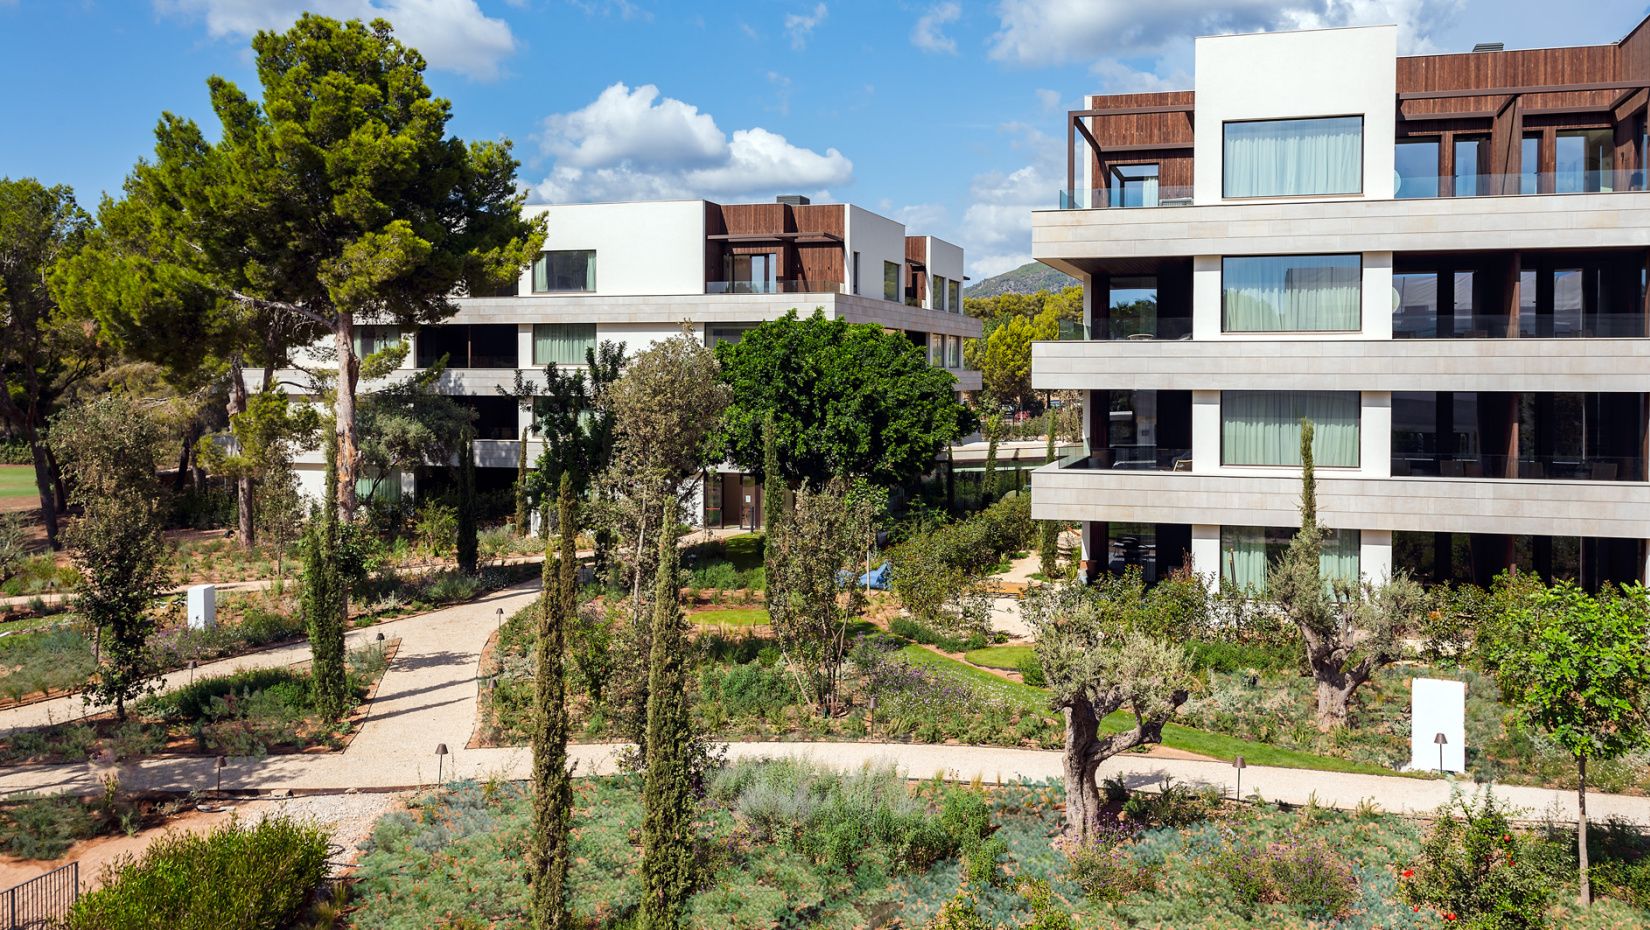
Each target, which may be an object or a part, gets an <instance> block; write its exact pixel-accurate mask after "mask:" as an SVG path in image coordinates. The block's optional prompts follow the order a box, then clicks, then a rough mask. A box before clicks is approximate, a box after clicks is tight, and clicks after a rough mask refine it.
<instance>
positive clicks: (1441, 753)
mask: <svg viewBox="0 0 1650 930" xmlns="http://www.w3.org/2000/svg"><path fill="white" fill-rule="evenodd" d="M1432 741H1433V742H1434V743H1437V744H1438V774H1440V775H1442V774H1444V744H1445V743H1448V742H1449V738H1448V737H1446V736H1445V735H1444V734H1442V733H1440V734H1438V735H1437V736H1434V737H1433V738H1432Z"/></svg>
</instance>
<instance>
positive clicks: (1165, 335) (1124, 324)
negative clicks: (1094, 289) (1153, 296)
mask: <svg viewBox="0 0 1650 930" xmlns="http://www.w3.org/2000/svg"><path fill="white" fill-rule="evenodd" d="M1095 338H1096V339H1130V340H1137V341H1145V340H1153V339H1190V338H1192V321H1191V318H1190V317H1158V318H1157V319H1155V320H1115V319H1113V320H1107V321H1106V325H1105V328H1104V329H1103V330H1101V331H1100V332H1098V333H1097V334H1096V335H1095Z"/></svg>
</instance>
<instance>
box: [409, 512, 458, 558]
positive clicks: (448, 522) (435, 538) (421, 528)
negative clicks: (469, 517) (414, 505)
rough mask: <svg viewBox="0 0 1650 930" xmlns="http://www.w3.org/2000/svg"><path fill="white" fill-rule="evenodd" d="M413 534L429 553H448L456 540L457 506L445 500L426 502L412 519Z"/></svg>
mask: <svg viewBox="0 0 1650 930" xmlns="http://www.w3.org/2000/svg"><path fill="white" fill-rule="evenodd" d="M413 536H414V537H415V538H416V539H417V540H418V545H419V546H420V547H422V548H423V549H424V550H425V551H426V552H429V553H430V554H431V555H438V556H439V555H448V554H450V553H451V552H452V551H453V547H454V546H455V545H456V544H457V542H458V508H456V507H454V506H453V505H451V504H449V503H446V502H445V501H439V500H432V501H428V502H426V503H425V504H424V505H423V506H421V507H419V508H418V516H417V518H416V519H415V520H414V521H413Z"/></svg>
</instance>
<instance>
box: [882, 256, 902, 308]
mask: <svg viewBox="0 0 1650 930" xmlns="http://www.w3.org/2000/svg"><path fill="white" fill-rule="evenodd" d="M882 299H883V300H899V262H883V263H882Z"/></svg>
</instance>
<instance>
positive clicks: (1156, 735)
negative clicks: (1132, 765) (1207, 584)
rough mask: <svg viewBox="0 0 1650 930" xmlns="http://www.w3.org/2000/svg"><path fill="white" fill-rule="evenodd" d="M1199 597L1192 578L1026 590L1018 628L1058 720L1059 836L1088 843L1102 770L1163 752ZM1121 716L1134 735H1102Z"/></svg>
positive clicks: (1185, 680) (1186, 685)
mask: <svg viewBox="0 0 1650 930" xmlns="http://www.w3.org/2000/svg"><path fill="white" fill-rule="evenodd" d="M1207 597H1208V595H1207V591H1206V589H1205V588H1204V587H1203V583H1202V582H1201V581H1200V580H1198V579H1197V578H1196V577H1195V576H1193V575H1190V574H1184V575H1175V576H1173V577H1171V578H1169V579H1168V580H1166V581H1163V582H1161V583H1160V584H1158V585H1157V586H1156V587H1154V588H1152V589H1151V590H1149V591H1148V590H1147V589H1146V587H1145V585H1144V583H1143V582H1142V581H1141V578H1140V574H1139V573H1138V572H1135V571H1131V572H1129V573H1128V574H1125V575H1123V576H1112V575H1107V576H1104V577H1102V578H1101V579H1100V580H1099V581H1098V582H1097V583H1095V584H1093V585H1090V586H1083V585H1075V584H1064V585H1045V586H1040V587H1036V588H1032V589H1031V591H1030V592H1029V593H1028V594H1027V595H1026V600H1025V607H1024V613H1025V619H1026V622H1027V623H1028V624H1029V625H1030V626H1031V629H1032V631H1033V633H1034V635H1035V636H1036V638H1037V646H1036V653H1037V661H1038V662H1039V663H1041V665H1042V667H1043V674H1044V676H1045V677H1046V678H1047V680H1048V687H1049V691H1050V692H1051V694H1052V702H1053V705H1054V707H1056V708H1057V709H1059V710H1060V711H1061V713H1062V714H1063V715H1064V716H1065V723H1066V745H1065V757H1064V759H1063V763H1062V764H1063V767H1064V776H1065V786H1066V829H1067V831H1068V832H1069V833H1070V834H1071V836H1072V838H1074V839H1076V840H1078V841H1080V842H1089V841H1090V840H1093V839H1094V838H1096V837H1097V835H1098V833H1099V830H1100V789H1099V785H1098V784H1097V783H1096V781H1095V776H1096V773H1097V772H1098V771H1099V769H1100V764H1101V763H1103V762H1105V761H1106V760H1107V759H1109V758H1111V757H1112V756H1115V755H1117V754H1118V753H1120V752H1126V751H1128V750H1130V749H1133V748H1135V747H1136V746H1142V745H1146V744H1148V743H1157V742H1161V741H1162V739H1163V725H1164V724H1165V723H1167V722H1168V721H1169V720H1170V719H1172V718H1173V717H1174V715H1175V713H1176V712H1178V711H1179V709H1180V705H1182V704H1184V703H1185V702H1186V699H1187V698H1188V697H1189V696H1190V694H1191V691H1192V687H1193V685H1194V683H1195V678H1194V677H1193V675H1192V666H1191V662H1190V660H1189V659H1188V657H1187V655H1186V651H1185V647H1184V646H1183V645H1182V643H1183V642H1184V641H1185V640H1187V639H1188V638H1189V637H1190V633H1191V632H1192V631H1193V629H1194V628H1195V627H1196V626H1197V624H1198V623H1199V622H1200V621H1201V620H1202V619H1203V614H1202V611H1203V610H1204V609H1206V602H1207ZM1119 710H1122V711H1126V712H1128V714H1129V715H1130V716H1131V717H1133V718H1134V725H1133V726H1131V727H1130V728H1129V729H1127V730H1124V731H1122V732H1117V733H1109V734H1103V733H1101V730H1100V725H1101V721H1103V720H1105V718H1106V716H1107V715H1108V714H1111V713H1113V712H1114V711H1119Z"/></svg>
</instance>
